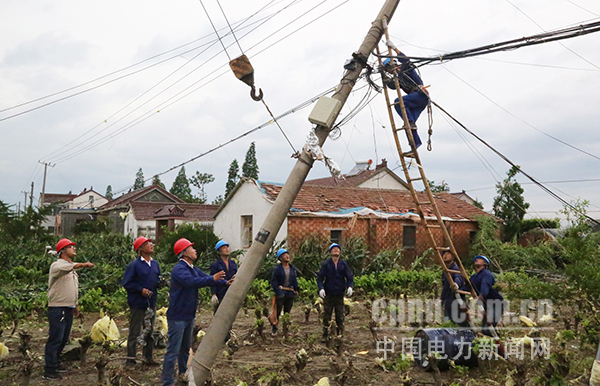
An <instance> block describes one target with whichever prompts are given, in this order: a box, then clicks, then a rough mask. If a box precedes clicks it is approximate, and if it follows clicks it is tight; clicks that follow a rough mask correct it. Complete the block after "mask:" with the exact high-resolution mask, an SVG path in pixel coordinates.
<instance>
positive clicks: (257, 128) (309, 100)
mask: <svg viewBox="0 0 600 386" xmlns="http://www.w3.org/2000/svg"><path fill="white" fill-rule="evenodd" d="M334 90H335V87H331V88H330V89H328V90H326V91H323V92H322V93H320V94H318V95H316V96H314V97H312V98H310V99H308V100H306V101H304V102H302V103H300V104H299V105H296V106H295V107H292V108H291V109H288V110H287V111H285V112H283V113H281V114H279V115H278V116H276V117H275V119H276V120H279V119H281V118H284V117H286V116H288V115H290V114H293V113H295V112H297V111H300V110H302V109H304V108H306V107H308V106H310V105H311V104H312V103H314V102H315V101H316V100H318V99H319V98H320V97H322V96H324V95H327V94H330V93H332V92H333V91H334ZM272 123H273V120H269V121H268V122H265V123H263V124H261V125H259V126H257V127H255V128H253V129H251V130H248V131H246V132H244V133H242V134H240V135H238V136H237V137H234V138H232V139H230V140H229V141H227V142H223V143H222V144H220V145H218V146H215V147H213V148H211V149H210V150H207V151H205V152H203V153H200V154H198V155H197V156H194V157H192V158H190V159H189V160H187V161H185V162H182V163H180V164H178V165H175V166H172V167H170V168H169V169H167V170H165V171H164V172H161V173H156V174H153V175H152V177H150V178H147V179H146V180H144V182H148V181H150V180H151V179H153V178H154V177H155V176H162V175H164V174H167V173H169V172H171V171H173V170H175V169H177V168H180V167H182V166H184V165H187V164H188V163H190V162H193V161H195V160H197V159H198V158H201V157H204V156H205V155H208V154H210V153H212V152H214V151H216V150H218V149H220V148H222V147H224V146H226V145H229V144H231V143H233V142H235V141H237V140H239V139H241V138H244V137H245V136H247V135H250V134H252V133H254V132H256V131H259V130H261V129H263V128H265V127H267V126H269V125H271V124H272ZM131 186H133V185H130V186H127V187H125V188H121V189H119V190H116V191H114V192H113V193H120V192H124V191H126V190H128V189H129V188H130V187H131Z"/></svg>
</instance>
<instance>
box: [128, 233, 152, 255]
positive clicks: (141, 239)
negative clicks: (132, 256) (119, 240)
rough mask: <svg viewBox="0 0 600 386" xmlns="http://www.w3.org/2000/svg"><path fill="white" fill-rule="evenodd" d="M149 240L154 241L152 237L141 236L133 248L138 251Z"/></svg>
mask: <svg viewBox="0 0 600 386" xmlns="http://www.w3.org/2000/svg"><path fill="white" fill-rule="evenodd" d="M147 241H152V240H151V239H147V238H145V237H144V236H140V237H138V238H137V239H135V241H134V242H133V250H134V251H136V252H137V250H138V249H140V247H141V246H142V244H144V243H145V242H147Z"/></svg>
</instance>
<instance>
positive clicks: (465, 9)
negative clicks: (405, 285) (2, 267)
mask: <svg viewBox="0 0 600 386" xmlns="http://www.w3.org/2000/svg"><path fill="white" fill-rule="evenodd" d="M203 5H204V7H206V10H207V12H208V15H209V16H210V17H211V19H212V21H213V23H214V24H215V26H216V28H217V29H218V30H219V33H220V35H221V36H222V38H223V40H222V43H223V44H224V45H225V46H226V47H227V52H225V51H224V50H223V47H222V45H221V43H220V42H219V41H218V40H217V39H216V35H215V33H214V31H213V28H212V26H211V24H210V22H209V19H208V17H207V14H206V12H205V10H204V9H203ZM220 5H221V7H222V9H223V11H224V13H225V15H226V17H227V19H228V20H229V23H230V24H231V26H232V27H233V28H234V32H235V35H236V37H237V39H238V41H239V45H238V44H236V41H235V40H234V39H233V37H232V35H231V32H230V30H229V27H228V25H227V21H226V20H225V17H224V15H223V13H222V12H221V9H219V6H218V3H217V1H216V0H202V2H200V1H194V0H174V1H170V2H164V1H155V0H145V1H138V0H131V1H125V2H124V1H112V0H105V1H102V2H90V1H73V0H72V1H66V0H53V1H44V0H36V1H31V0H19V1H16V0H9V1H3V2H0V90H1V92H0V110H2V111H0V135H1V138H2V140H1V141H0V151H1V152H2V157H1V158H0V181H1V183H0V200H2V201H4V202H8V203H12V204H16V203H17V202H19V201H20V200H21V201H22V200H23V193H22V192H23V191H26V190H29V188H30V184H31V181H33V182H34V183H35V193H34V194H35V197H36V199H37V197H39V192H40V190H41V186H42V176H43V166H42V165H41V164H39V163H38V161H47V162H51V163H56V166H55V167H54V168H50V169H49V172H48V178H47V182H46V192H50V193H67V192H69V191H72V192H74V193H78V192H80V191H81V190H83V188H88V189H89V188H90V187H91V186H93V188H94V189H95V190H96V191H98V192H99V193H101V194H104V193H105V191H106V187H107V185H111V186H112V188H113V191H119V190H121V189H128V188H129V186H130V185H132V184H133V181H134V178H135V173H136V172H137V170H138V169H139V168H140V167H141V168H142V169H143V171H144V175H145V176H146V177H150V176H152V175H153V174H156V173H161V172H164V171H166V170H168V169H169V168H170V167H172V166H175V165H177V164H179V163H181V162H184V161H186V160H188V159H190V158H192V157H194V156H197V155H198V154H201V153H203V152H206V151H207V150H210V149H211V148H213V147H215V146H218V145H219V144H222V143H224V142H227V141H228V140H230V139H232V138H234V137H236V136H238V135H240V134H242V133H244V132H246V131H248V130H250V129H252V128H254V127H257V126H259V125H261V124H263V123H265V122H267V121H269V119H270V117H269V115H268V113H267V111H266V110H265V108H264V106H263V105H262V103H257V102H254V101H253V100H251V99H250V97H249V88H248V87H247V86H246V85H245V84H243V83H241V82H240V81H238V80H237V79H236V78H235V77H234V75H233V74H232V73H231V71H230V70H229V67H228V65H227V64H228V62H229V58H234V57H237V56H238V55H240V54H241V51H240V47H241V49H242V50H243V52H244V53H245V54H247V55H248V56H249V57H250V58H251V61H252V64H253V66H254V69H255V80H256V85H257V86H258V87H260V88H262V90H263V92H264V95H265V101H266V103H267V104H268V105H269V107H270V108H271V110H272V111H273V112H274V114H275V115H278V114H281V113H283V112H285V111H287V110H289V109H291V108H293V107H295V106H297V105H300V104H301V103H303V102H305V101H307V100H309V99H311V98H312V97H314V96H315V95H318V94H319V93H321V92H323V91H325V90H327V89H329V88H330V87H332V86H335V85H336V84H337V83H338V82H339V80H340V78H341V76H342V74H343V68H342V66H343V64H344V62H345V60H346V59H347V58H349V57H350V56H351V53H352V52H353V51H355V50H357V49H358V47H359V45H360V43H361V42H362V39H363V37H364V35H365V33H366V32H367V30H368V29H369V27H370V23H371V22H372V20H373V19H374V18H375V16H376V15H377V13H378V11H379V9H380V8H381V6H382V5H383V0H381V1H380V0H377V1H375V0H372V1H365V0H273V1H270V0H255V1H248V0H246V1H241V0H221V1H220ZM599 15H600V4H599V3H598V2H597V1H594V0H547V1H545V2H543V3H541V2H532V1H525V0H510V1H509V0H506V1H502V0H459V1H447V0H404V1H402V2H401V3H400V5H399V7H398V10H397V12H396V15H395V17H394V19H393V20H392V22H391V24H390V33H391V35H392V37H393V40H394V42H395V43H396V45H397V46H398V48H400V49H401V50H403V51H404V52H406V53H407V54H408V55H413V56H430V55H438V54H440V53H443V52H451V51H456V50H462V49H468V48H473V47H477V46H481V45H485V44H490V43H494V42H500V41H505V40H510V39H515V38H519V37H523V36H528V35H533V34H538V33H541V32H543V31H544V30H545V31H550V30H554V29H559V28H564V27H568V26H573V25H577V24H581V23H583V22H588V21H591V20H598V19H599ZM598 47H600V34H598V33H596V34H590V35H586V36H582V37H577V38H574V39H569V40H564V41H561V42H553V43H547V44H541V45H538V46H533V47H526V48H521V49H519V50H515V51H510V52H503V53H496V54H491V55H485V56H481V57H478V58H467V59H459V60H454V61H451V62H447V63H444V64H432V65H429V66H425V67H422V68H421V74H422V77H423V79H424V82H425V84H427V85H431V87H430V92H431V96H432V98H433V99H434V100H435V101H436V102H437V103H438V104H439V105H441V106H442V107H444V108H445V109H446V110H447V111H448V112H450V113H451V114H452V115H454V116H455V117H456V118H457V119H458V120H460V121H461V122H462V123H463V124H464V125H466V126H467V127H468V128H469V129H471V130H472V131H473V132H475V133H476V134H478V135H479V136H481V137H482V138H483V139H485V140H486V141H487V142H488V143H490V144H491V145H492V146H493V147H494V148H496V149H497V150H499V151H500V152H502V153H503V154H504V155H506V156H507V157H508V158H509V159H511V160H512V161H513V162H515V163H516V164H518V165H520V166H521V167H522V168H523V170H525V171H526V172H528V173H529V174H530V175H532V176H534V177H535V178H537V179H538V180H539V181H542V182H547V186H548V187H550V188H551V189H552V190H553V191H555V192H556V193H557V194H559V195H560V196H561V197H563V198H564V199H566V200H567V201H571V200H575V199H577V198H581V199H586V200H589V201H590V208H589V210H590V214H592V215H594V216H595V217H600V189H598V183H599V181H600V173H598V170H600V168H599V166H600V160H599V158H598V157H600V140H599V135H598V126H599V123H598V122H599V121H600V111H599V108H598V106H600V93H599V92H598V90H599V89H600V50H598ZM367 92H368V87H365V82H362V81H361V82H359V83H358V84H357V85H356V87H355V92H354V93H353V95H352V96H351V98H350V99H349V101H348V103H347V105H346V106H345V107H344V109H343V111H342V114H343V115H345V114H348V113H349V112H350V110H351V109H352V108H354V107H355V106H356V105H357V104H358V103H359V102H360V100H361V99H362V98H363V97H364V96H365V93H367ZM372 95H374V93H372ZM45 104H48V105H47V106H43V105H45ZM42 106H43V107H42ZM311 108H312V106H309V107H308V108H305V109H302V110H299V111H297V112H295V113H294V114H291V115H288V116H287V117H285V118H283V119H282V120H281V122H280V123H281V126H282V127H283V129H284V130H285V132H286V134H287V135H288V137H289V138H290V140H291V142H292V144H293V145H294V147H295V148H301V147H302V145H303V144H304V142H305V141H306V136H307V134H308V132H309V130H310V128H311V125H310V123H309V122H308V120H307V117H308V114H309V113H310V110H311ZM28 110H32V111H28ZM417 123H418V125H419V126H420V127H421V131H420V132H421V135H422V136H425V132H426V126H427V118H426V116H425V115H423V116H422V117H421V118H420V120H419V121H418V122H417ZM433 130H434V135H433V151H431V152H427V151H426V150H425V149H424V148H421V150H422V151H421V159H422V162H423V165H424V167H425V170H426V174H427V176H428V178H429V179H430V180H434V181H436V182H438V183H439V182H441V181H445V182H446V183H448V184H449V186H450V188H451V190H452V191H460V190H466V191H467V192H468V193H469V194H470V195H471V196H472V197H476V198H478V199H479V200H480V201H482V202H483V204H484V206H485V208H486V209H490V208H491V203H492V200H493V197H494V196H495V189H494V185H495V184H496V183H497V181H499V180H502V179H503V178H504V177H505V175H506V171H507V170H508V169H509V165H507V164H506V163H505V162H504V161H502V160H501V159H500V158H499V157H498V156H496V155H494V154H493V153H492V152H491V151H490V150H488V149H486V148H484V147H483V146H482V145H481V144H480V143H478V142H477V141H475V140H474V139H473V138H472V137H468V136H465V133H464V131H462V130H460V129H458V128H457V127H456V125H451V124H450V123H449V122H448V121H447V120H446V119H445V118H444V116H443V115H442V114H441V112H440V111H438V110H437V109H434V111H433ZM552 137H554V138H552ZM252 141H255V142H256V149H257V157H258V161H259V167H260V179H261V180H264V181H271V182H284V181H285V179H286V178H287V176H288V174H289V172H290V170H291V169H292V166H293V163H294V160H293V159H291V158H290V154H291V153H292V150H291V148H290V146H289V145H288V143H287V142H286V140H285V138H284V137H283V135H282V134H281V133H280V132H279V130H278V129H277V127H276V126H274V125H268V126H266V127H265V128H263V129H262V130H259V131H257V132H255V133H253V134H251V135H248V136H246V137H244V138H242V139H241V140H239V141H236V142H234V143H232V144H230V145H227V146H225V147H223V148H222V149H220V150H217V151H215V152H212V153H211V154H209V155H207V156H204V157H201V158H199V159H198V160H196V161H194V162H192V163H190V164H188V165H186V170H187V174H188V176H190V175H192V174H193V173H195V171H200V172H208V173H212V174H213V175H214V176H215V182H213V183H212V184H210V185H209V186H208V187H207V192H208V194H209V199H210V200H212V199H213V198H214V197H215V196H216V195H218V194H223V191H224V186H225V182H226V175H227V169H228V166H229V164H230V163H231V161H232V160H233V159H237V160H238V162H240V165H241V163H242V162H243V159H244V155H245V152H246V150H247V149H248V146H249V145H250V142H252ZM561 141H562V142H563V143H561ZM564 143H567V144H568V145H570V146H567V145H565V144H564ZM324 150H325V153H326V154H327V155H328V156H330V157H332V158H333V159H334V160H335V161H337V163H338V164H340V166H341V168H342V171H343V172H347V171H349V170H350V169H351V168H352V166H353V165H354V162H355V161H357V160H364V159H373V160H374V161H377V162H378V161H379V160H381V159H382V158H386V159H387V160H388V165H389V166H390V167H391V168H395V167H397V166H398V165H399V162H398V156H397V154H396V152H395V149H394V147H393V142H392V135H391V132H390V129H389V122H388V120H387V113H386V109H385V101H384V98H383V96H377V97H375V98H374V99H373V100H372V102H371V103H370V104H369V106H367V107H366V108H364V109H363V110H362V111H361V112H360V113H359V114H358V115H357V116H356V117H355V118H353V119H351V120H350V121H349V122H348V124H346V125H344V126H342V127H341V138H339V139H336V140H329V141H328V142H327V143H326V144H325V146H324ZM584 152H587V153H590V154H591V155H589V154H585V153H584ZM396 172H397V173H398V174H400V175H402V171H401V169H396ZM176 173H177V170H175V171H173V172H170V173H168V174H165V175H163V176H162V177H161V179H162V181H163V182H164V183H165V184H166V185H167V187H170V186H171V184H172V182H173V179H174V178H175V175H176ZM327 175H328V171H327V169H326V168H325V167H324V165H323V164H316V165H315V167H314V168H313V170H312V171H311V174H310V175H309V178H319V177H325V176H327ZM518 181H520V182H524V183H525V182H527V180H526V179H525V178H524V177H522V176H519V177H518ZM523 186H524V188H525V198H526V200H527V201H528V202H530V203H531V207H530V210H529V214H530V215H533V216H536V215H537V216H542V217H554V216H555V213H556V211H558V210H559V209H560V208H561V205H560V204H559V203H558V202H557V201H556V200H554V199H553V198H551V197H549V196H548V195H547V194H546V193H544V192H542V191H541V190H540V189H539V188H538V187H536V186H534V185H531V184H524V185H523Z"/></svg>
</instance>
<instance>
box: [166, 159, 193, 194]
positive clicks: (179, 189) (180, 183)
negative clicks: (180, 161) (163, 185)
mask: <svg viewBox="0 0 600 386" xmlns="http://www.w3.org/2000/svg"><path fill="white" fill-rule="evenodd" d="M169 192H171V193H173V194H174V195H176V196H177V197H179V198H180V199H182V200H183V201H185V202H193V201H194V196H192V189H191V188H190V182H189V180H188V178H187V176H186V175H185V166H182V167H181V169H179V173H178V174H177V177H175V181H173V186H171V190H169Z"/></svg>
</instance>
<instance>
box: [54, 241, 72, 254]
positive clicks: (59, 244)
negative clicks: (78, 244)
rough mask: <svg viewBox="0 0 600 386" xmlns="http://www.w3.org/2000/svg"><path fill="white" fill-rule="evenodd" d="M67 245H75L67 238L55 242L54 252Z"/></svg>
mask: <svg viewBox="0 0 600 386" xmlns="http://www.w3.org/2000/svg"><path fill="white" fill-rule="evenodd" d="M69 245H75V243H74V242H72V241H71V240H69V239H61V240H60V241H59V242H58V243H56V252H60V251H61V250H62V249H63V248H64V247H68V246H69Z"/></svg>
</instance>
